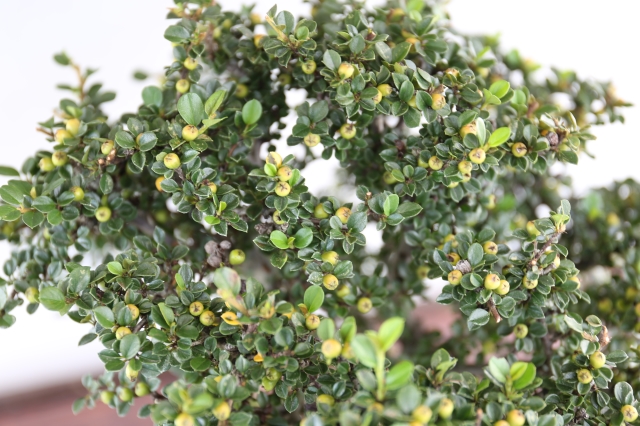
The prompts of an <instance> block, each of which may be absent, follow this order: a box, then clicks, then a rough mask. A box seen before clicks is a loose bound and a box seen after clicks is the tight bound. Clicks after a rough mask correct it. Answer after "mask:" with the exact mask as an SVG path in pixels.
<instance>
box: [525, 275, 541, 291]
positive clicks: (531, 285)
mask: <svg viewBox="0 0 640 426" xmlns="http://www.w3.org/2000/svg"><path fill="white" fill-rule="evenodd" d="M522 285H523V286H524V288H526V289H528V290H533V289H534V288H536V287H537V286H538V280H530V279H529V278H527V277H526V276H525V277H523V278H522Z"/></svg>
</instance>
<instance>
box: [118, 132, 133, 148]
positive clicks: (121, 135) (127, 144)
mask: <svg viewBox="0 0 640 426" xmlns="http://www.w3.org/2000/svg"><path fill="white" fill-rule="evenodd" d="M115 140H116V143H117V144H118V145H120V146H121V147H123V148H125V149H132V148H135V146H136V141H135V140H134V139H133V136H131V133H129V132H126V131H124V130H119V131H118V132H117V133H116V137H115Z"/></svg>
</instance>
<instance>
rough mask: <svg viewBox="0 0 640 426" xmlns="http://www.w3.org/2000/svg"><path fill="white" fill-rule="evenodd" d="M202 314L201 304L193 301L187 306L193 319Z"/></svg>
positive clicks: (202, 307)
mask: <svg viewBox="0 0 640 426" xmlns="http://www.w3.org/2000/svg"><path fill="white" fill-rule="evenodd" d="M203 312H204V305H203V304H202V302H198V301H195V302H192V303H191V304H190V305H189V313H190V314H191V315H193V316H194V317H198V316H200V315H201V314H202V313H203Z"/></svg>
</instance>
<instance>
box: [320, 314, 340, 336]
mask: <svg viewBox="0 0 640 426" xmlns="http://www.w3.org/2000/svg"><path fill="white" fill-rule="evenodd" d="M335 333H336V324H335V323H334V322H333V320H332V319H331V318H323V319H322V321H320V326H319V327H318V337H319V338H320V339H321V340H327V339H333V335H334V334H335Z"/></svg>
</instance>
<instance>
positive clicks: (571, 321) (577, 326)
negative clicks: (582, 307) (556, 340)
mask: <svg viewBox="0 0 640 426" xmlns="http://www.w3.org/2000/svg"><path fill="white" fill-rule="evenodd" d="M564 322H565V323H566V324H567V326H569V328H570V329H572V330H573V331H577V332H578V333H582V322H578V321H577V320H576V319H575V318H573V317H571V316H569V315H566V314H565V316H564Z"/></svg>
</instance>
